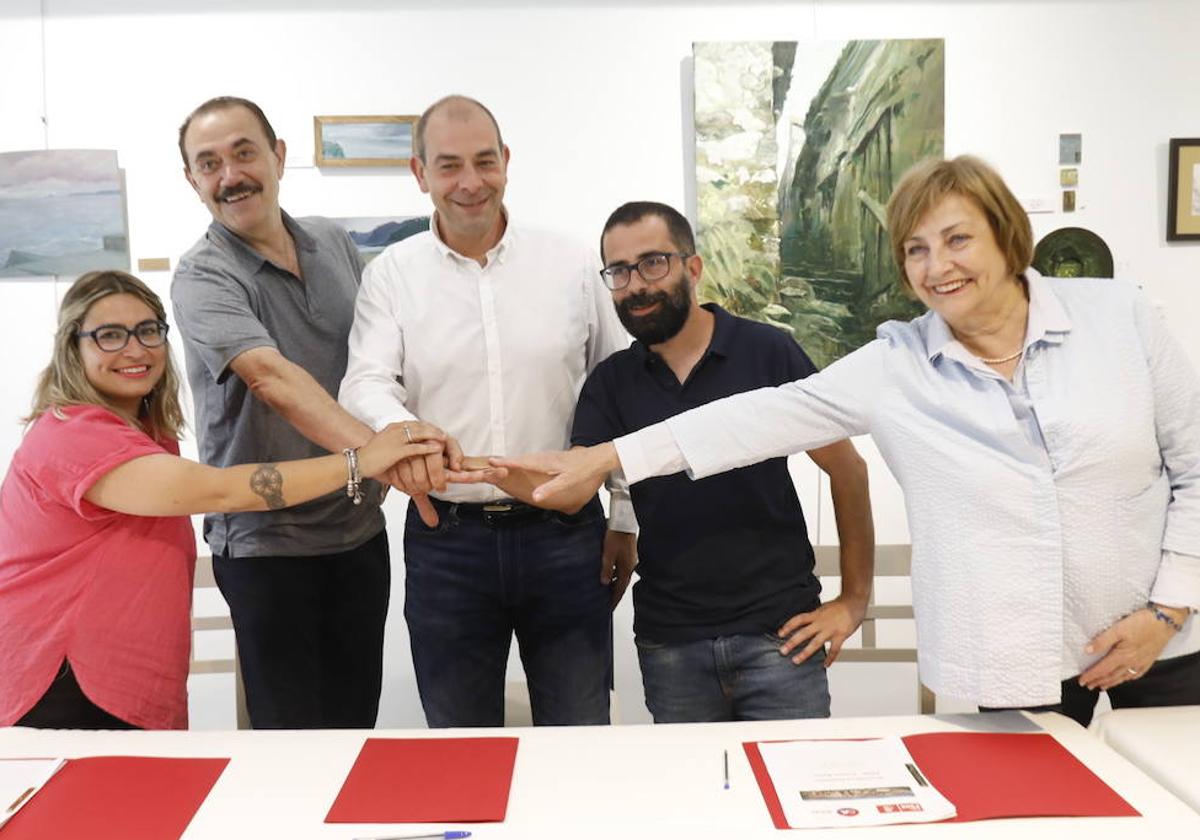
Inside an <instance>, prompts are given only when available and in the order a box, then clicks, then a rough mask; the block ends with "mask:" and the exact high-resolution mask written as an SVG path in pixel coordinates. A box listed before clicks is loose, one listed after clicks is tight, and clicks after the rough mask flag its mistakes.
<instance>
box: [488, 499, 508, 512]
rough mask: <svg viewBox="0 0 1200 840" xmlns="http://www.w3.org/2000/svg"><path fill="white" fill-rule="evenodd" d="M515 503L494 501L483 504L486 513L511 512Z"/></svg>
mask: <svg viewBox="0 0 1200 840" xmlns="http://www.w3.org/2000/svg"><path fill="white" fill-rule="evenodd" d="M512 510H513V505H510V504H508V503H507V502H492V503H489V504H486V505H484V506H483V512H484V513H510V512H511V511H512Z"/></svg>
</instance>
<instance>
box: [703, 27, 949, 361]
mask: <svg viewBox="0 0 1200 840" xmlns="http://www.w3.org/2000/svg"><path fill="white" fill-rule="evenodd" d="M693 54H694V58H695V85H696V90H695V126H696V202H697V215H698V219H697V221H698V229H697V236H698V240H699V241H698V247H699V250H700V253H701V255H702V256H703V257H704V258H705V272H704V282H703V284H702V286H701V290H700V296H701V299H702V300H706V301H715V302H717V303H719V304H721V305H722V306H724V307H725V308H726V309H728V310H729V311H731V312H733V313H735V314H738V315H743V316H746V317H749V318H754V319H756V320H759V321H765V322H767V323H770V324H774V325H776V326H778V327H780V328H781V329H784V330H787V331H788V332H790V333H791V334H792V335H793V336H794V337H795V338H796V339H797V340H798V341H799V342H800V343H801V345H802V346H803V347H804V349H805V350H806V351H807V352H808V354H809V356H811V357H812V359H813V361H814V362H816V363H817V365H818V366H820V367H824V366H825V365H827V364H829V363H830V362H832V361H834V360H836V359H838V358H840V357H841V356H843V355H845V354H846V353H848V352H850V351H851V350H853V349H855V348H857V347H860V346H862V345H863V344H865V343H866V342H868V341H870V340H871V339H872V338H874V336H875V327H876V326H877V325H878V324H880V323H881V322H883V321H886V320H889V319H893V318H898V319H904V320H907V319H909V318H912V317H914V316H915V315H917V314H920V312H921V311H922V308H921V306H920V305H919V304H918V303H916V302H915V301H913V300H911V299H910V298H908V297H907V296H905V295H904V294H903V292H901V291H900V288H899V286H898V285H897V282H896V268H895V265H894V262H893V260H892V257H891V248H890V246H889V244H888V238H887V231H886V230H885V226H884V207H885V206H886V204H887V200H888V197H889V196H890V194H891V191H892V188H893V187H894V186H895V184H896V182H897V181H898V180H899V178H900V176H901V175H902V174H903V173H904V171H905V170H906V169H907V168H908V167H909V166H911V165H912V164H913V163H915V162H917V161H918V160H921V159H922V158H926V157H931V156H938V157H940V156H941V155H942V154H943V124H944V103H945V95H944V90H945V85H944V68H945V60H944V50H943V42H942V41H941V40H894V41H842V42H837V43H829V42H819V43H806V44H798V43H796V42H782V41H776V42H771V41H763V42H714V43H697V44H695V45H694V47H693Z"/></svg>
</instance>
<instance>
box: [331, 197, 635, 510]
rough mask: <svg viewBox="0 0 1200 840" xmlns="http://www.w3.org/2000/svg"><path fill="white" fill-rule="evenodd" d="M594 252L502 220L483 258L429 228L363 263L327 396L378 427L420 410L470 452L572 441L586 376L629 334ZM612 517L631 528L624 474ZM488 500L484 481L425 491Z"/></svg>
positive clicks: (515, 450)
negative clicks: (345, 353)
mask: <svg viewBox="0 0 1200 840" xmlns="http://www.w3.org/2000/svg"><path fill="white" fill-rule="evenodd" d="M599 271H600V263H599V260H598V259H597V257H596V255H595V254H592V253H591V252H590V251H588V250H587V249H586V248H584V247H583V246H581V245H578V244H576V243H574V242H572V241H571V240H569V239H567V238H565V237H562V236H560V235H558V234H553V233H549V232H546V231H539V230H531V229H528V228H518V227H515V226H514V225H513V224H512V221H511V219H510V220H509V223H508V226H507V228H506V230H505V232H504V236H503V237H502V238H501V239H500V242H499V243H497V244H496V246H495V247H493V248H492V249H491V250H490V251H488V253H487V255H486V263H485V265H482V266H481V265H480V264H479V263H478V262H477V261H476V260H474V259H471V258H469V257H464V256H462V255H461V254H459V253H457V252H455V251H454V250H452V249H451V248H450V247H449V246H447V245H446V244H445V243H444V242H443V241H442V240H441V238H440V237H439V235H438V233H437V219H436V216H435V218H434V219H433V221H432V223H431V225H430V230H429V232H427V233H421V234H418V235H416V236H413V237H410V238H408V239H405V240H403V241H402V242H397V243H396V244H395V245H392V246H390V247H388V248H387V250H385V251H384V252H383V253H382V254H380V255H379V256H378V257H376V258H375V259H374V260H373V261H372V262H371V263H369V264H368V265H367V268H366V270H365V271H364V273H363V281H362V287H361V289H360V290H359V293H358V300H357V303H356V306H355V313H354V326H353V328H352V329H351V331H350V356H349V362H348V364H347V367H346V376H345V378H344V379H343V380H342V386H341V389H340V391H339V393H338V400H339V401H340V402H341V404H342V405H343V406H345V408H346V409H347V410H348V411H349V412H350V413H351V414H353V415H354V416H355V417H358V418H359V419H360V420H362V421H363V422H365V423H367V424H368V425H369V426H371V427H372V428H373V429H375V430H379V429H382V428H383V427H384V426H386V425H388V424H389V423H394V422H399V421H404V420H413V419H417V418H419V419H421V420H424V421H426V422H429V423H433V424H434V425H436V426H439V427H441V428H442V429H443V430H445V432H446V433H447V434H449V435H451V436H453V437H455V438H457V440H458V442H459V443H460V444H461V445H462V447H463V451H464V452H465V453H466V454H468V455H520V454H524V453H528V452H539V451H542V450H553V449H566V448H567V447H568V446H569V445H570V439H571V421H572V418H573V417H574V414H575V402H576V400H577V398H578V396H579V391H580V389H581V388H582V387H583V381H584V379H585V378H586V377H587V374H588V373H589V372H590V371H591V370H592V368H594V367H595V366H596V365H597V364H599V363H600V362H601V361H603V360H604V359H605V358H607V357H608V356H609V355H610V354H611V353H613V352H614V351H615V350H620V349H622V348H624V347H626V346H627V345H628V344H629V336H628V334H627V333H626V332H625V330H624V328H623V327H622V326H621V322H620V320H619V319H618V318H617V315H616V311H615V310H614V308H613V304H612V299H611V297H610V295H609V292H608V290H607V289H606V288H605V287H604V284H603V283H601V281H600V274H599ZM610 491H611V492H612V494H613V498H612V505H611V511H610V517H609V521H610V527H612V528H614V529H616V530H623V531H633V530H636V526H635V524H634V523H635V521H636V520H635V519H634V518H633V508H632V505H630V503H629V495H628V490H627V489H626V488H625V486H624V483H623V481H622V482H619V483H612V484H610ZM434 495H436V496H438V497H439V498H442V499H445V500H447V501H452V502H486V501H494V500H496V499H500V498H503V497H504V493H502V492H501V491H499V490H497V489H496V488H494V487H492V486H490V485H486V484H473V485H453V484H452V485H450V486H449V487H448V488H447V490H446V492H445V493H436V494H434Z"/></svg>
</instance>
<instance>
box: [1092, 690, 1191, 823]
mask: <svg viewBox="0 0 1200 840" xmlns="http://www.w3.org/2000/svg"><path fill="white" fill-rule="evenodd" d="M1092 729H1093V730H1094V731H1095V733H1096V734H1097V735H1099V736H1100V738H1101V739H1102V740H1103V741H1104V742H1105V743H1106V744H1108V745H1109V746H1110V747H1112V748H1113V749H1114V750H1116V751H1117V752H1119V753H1120V754H1121V755H1123V756H1125V757H1126V758H1127V759H1129V760H1130V761H1131V762H1133V763H1134V764H1136V765H1137V766H1138V767H1140V768H1142V769H1143V770H1145V771H1146V774H1147V775H1148V776H1150V778H1152V779H1154V780H1155V781H1157V782H1158V783H1159V784H1161V785H1162V786H1163V787H1165V788H1166V789H1167V790H1169V791H1171V792H1172V793H1174V794H1175V795H1176V796H1178V797H1179V798H1180V799H1182V800H1183V801H1184V802H1186V803H1187V804H1189V805H1191V806H1192V808H1194V809H1195V810H1197V811H1200V706H1166V707H1163V708H1157V709H1117V710H1115V711H1112V712H1108V713H1107V714H1104V715H1101V716H1100V717H1099V718H1097V720H1096V721H1095V722H1094V723H1093V724H1092Z"/></svg>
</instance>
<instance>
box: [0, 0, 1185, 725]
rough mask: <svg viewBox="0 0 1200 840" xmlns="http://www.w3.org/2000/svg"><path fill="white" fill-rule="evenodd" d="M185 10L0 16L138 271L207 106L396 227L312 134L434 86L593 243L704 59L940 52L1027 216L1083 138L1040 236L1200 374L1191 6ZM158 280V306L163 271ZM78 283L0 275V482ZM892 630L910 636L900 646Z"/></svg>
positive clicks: (642, 190)
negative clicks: (1181, 237)
mask: <svg viewBox="0 0 1200 840" xmlns="http://www.w3.org/2000/svg"><path fill="white" fill-rule="evenodd" d="M96 7H101V8H96ZM196 9H197V4H195V3H190V2H182V0H153V2H152V1H151V0H108V2H105V3H103V4H95V3H92V2H88V0H3V3H0V152H2V151H16V150H23V149H41V148H106V149H116V150H117V151H118V154H119V160H120V164H121V166H122V168H123V169H124V171H125V177H126V187H127V196H128V217H129V233H130V251H131V254H132V257H133V260H134V261H135V263H136V261H137V260H138V259H139V258H154V257H167V258H169V259H170V260H171V264H172V265H174V262H175V260H176V259H177V258H178V256H179V255H180V254H181V253H183V252H184V251H185V250H186V249H187V248H188V247H189V246H190V245H191V243H192V242H194V241H195V240H196V239H197V238H198V237H199V236H200V235H201V233H202V232H203V230H204V227H205V225H206V224H207V214H206V212H205V211H204V209H203V207H202V206H201V205H200V203H199V201H198V200H197V199H196V197H195V195H194V194H193V193H192V192H191V190H190V189H189V188H188V186H187V185H186V183H185V182H184V180H183V177H182V174H181V165H182V164H181V161H180V158H179V154H178V151H177V148H176V129H177V126H178V124H179V122H180V121H181V120H182V118H183V117H184V116H185V115H186V113H187V112H188V111H189V110H190V109H191V108H192V107H193V106H194V105H196V104H198V103H199V102H200V101H202V100H204V99H206V98H208V97H210V96H213V95H217V94H225V93H232V94H237V95H241V96H246V97H249V98H251V99H254V100H256V101H258V102H259V103H260V104H262V105H263V107H264V108H265V110H266V111H267V113H268V115H269V116H270V117H271V119H272V122H273V123H274V125H275V128H276V130H277V132H278V133H279V135H280V136H281V137H283V138H284V139H285V140H286V141H287V143H288V157H287V164H288V165H287V170H286V173H285V178H284V182H283V186H282V199H283V204H284V206H285V208H286V209H287V210H288V211H289V212H291V213H293V214H296V215H304V214H322V215H329V216H384V215H410V214H416V213H423V212H426V211H427V209H428V203H427V199H426V198H425V196H423V195H422V194H421V193H420V191H419V190H418V188H417V185H416V183H415V181H414V180H413V178H412V177H411V176H410V175H408V174H407V172H406V171H402V170H383V169H371V170H360V171H348V170H331V169H324V170H319V169H317V168H315V167H314V166H313V165H312V157H313V149H312V136H313V134H312V117H313V116H314V115H317V114H411V113H418V112H420V111H421V110H422V109H423V108H424V107H425V105H427V104H428V103H429V102H431V101H432V100H434V99H436V98H437V97H439V96H441V95H443V94H446V93H449V92H462V93H467V94H470V95H472V96H475V97H477V98H479V99H481V100H483V101H484V102H486V103H487V104H488V105H489V106H490V107H491V108H492V109H493V110H494V111H495V113H496V115H497V116H498V118H499V120H500V122H501V125H502V127H503V130H504V136H505V140H506V141H507V142H508V143H509V145H510V146H511V148H512V164H511V167H510V172H509V174H510V186H509V191H508V197H507V204H508V206H509V208H510V210H511V213H512V217H513V219H514V220H515V221H517V222H518V223H530V224H537V225H542V226H547V227H552V228H556V229H561V230H563V231H565V232H568V233H570V234H572V235H575V236H577V237H579V238H581V239H583V240H586V241H587V242H593V241H594V240H595V238H596V235H597V233H598V230H599V226H600V224H601V223H602V221H603V219H604V218H605V216H606V215H607V213H608V212H609V211H610V210H611V209H612V208H613V207H615V206H616V205H617V204H619V203H621V202H622V201H626V200H629V199H634V198H652V199H658V200H662V201H666V202H669V203H672V204H676V205H678V206H683V207H688V206H690V204H691V203H692V201H693V199H694V196H693V192H692V187H691V186H690V179H689V171H690V169H691V166H692V153H691V148H690V143H691V141H690V111H691V103H690V78H691V77H690V73H691V64H690V56H691V45H692V43H693V42H695V41H712V40H797V41H800V42H806V41H808V42H811V41H817V40H830V39H846V38H905V37H922V38H926V37H936V38H944V39H945V42H946V43H945V56H946V125H945V147H946V150H947V153H949V154H957V153H962V152H972V153H977V154H980V155H982V156H984V157H985V158H987V159H989V160H991V161H992V162H993V163H994V164H995V165H996V166H997V167H998V168H999V169H1000V171H1001V172H1002V173H1003V174H1004V175H1005V177H1006V178H1007V179H1008V181H1009V183H1010V184H1011V185H1012V186H1013V188H1014V190H1015V191H1016V192H1017V194H1018V196H1019V197H1020V198H1021V199H1022V200H1023V201H1027V202H1033V201H1036V202H1039V203H1044V204H1047V205H1048V206H1050V207H1057V206H1058V205H1059V198H1058V196H1059V186H1058V160H1057V151H1058V149H1057V141H1058V135H1059V134H1060V133H1063V132H1079V133H1081V134H1082V135H1083V160H1082V163H1081V165H1080V166H1079V175H1080V183H1079V187H1078V210H1077V211H1076V212H1074V213H1071V214H1064V213H1062V212H1059V211H1055V212H1049V213H1036V214H1033V215H1032V220H1033V224H1034V229H1035V233H1036V234H1037V235H1038V236H1041V235H1043V234H1045V233H1047V232H1049V231H1051V230H1053V229H1056V228H1058V227H1063V226H1067V225H1077V226H1083V227H1087V228H1090V229H1092V230H1094V231H1096V232H1097V233H1099V234H1100V235H1101V236H1102V237H1103V238H1104V239H1105V240H1106V241H1107V242H1108V244H1109V246H1110V247H1111V249H1112V251H1113V254H1114V256H1115V262H1116V273H1117V276H1118V277H1119V278H1125V279H1127V280H1130V281H1133V282H1136V283H1138V284H1140V285H1143V286H1144V287H1145V289H1146V290H1147V292H1148V293H1149V294H1150V296H1151V297H1152V298H1153V299H1154V300H1155V301H1156V302H1158V303H1159V304H1160V305H1161V307H1162V309H1163V311H1164V312H1165V314H1166V317H1167V319H1168V321H1169V322H1170V324H1171V325H1172V327H1173V328H1174V330H1175V333H1176V335H1177V336H1178V337H1179V338H1180V339H1181V340H1182V341H1183V343H1184V345H1185V347H1186V348H1187V351H1188V353H1189V354H1190V356H1191V358H1192V359H1193V360H1194V361H1195V362H1197V363H1198V364H1200V331H1197V330H1195V329H1194V328H1193V327H1192V323H1193V321H1194V319H1195V317H1196V315H1197V314H1200V289H1198V287H1197V285H1196V283H1197V280H1198V279H1200V277H1198V276H1197V275H1198V274H1200V245H1196V244H1176V243H1172V244H1170V245H1168V244H1167V243H1166V242H1165V238H1164V230H1165V205H1166V180H1167V174H1166V150H1167V141H1168V139H1169V138H1171V137H1194V136H1200V102H1198V100H1197V98H1196V94H1195V84H1194V78H1195V33H1196V32H1197V31H1200V4H1198V3H1196V2H1194V0H1154V1H1151V0H1147V2H1128V0H1110V2H1068V1H1067V0H1062V1H1060V2H1035V1H1034V0H1030V1H1029V2H1022V0H1008V1H1007V2H949V1H947V2H940V3H939V2H925V3H905V2H894V1H892V0H883V2H874V3H870V2H852V1H851V0H843V1H842V2H837V1H836V0H831V1H830V2H809V3H801V2H793V3H786V2H776V3H769V2H768V3H760V4H757V5H746V4H733V3H716V2H659V3H651V2H637V3H634V2H617V3H599V2H594V3H586V2H565V3H564V2H549V0H542V1H541V2H538V1H537V0H527V2H524V3H518V2H510V3H504V2H489V0H465V1H462V0H460V2H455V0H448V1H447V2H440V3H438V4H436V7H435V5H434V4H430V3H418V2H383V0H341V2H338V3H322V2H315V0H307V1H306V0H300V1H299V2H297V0H290V2H283V0H241V1H240V2H232V0H211V2H208V3H206V4H204V5H203V9H204V11H203V12H200V11H197V10H196ZM144 277H145V279H147V280H148V281H149V282H150V283H151V284H152V285H153V286H154V287H155V288H156V289H157V290H158V291H159V292H160V294H163V295H164V297H165V296H166V293H167V288H168V284H169V279H170V277H169V273H165V272H157V273H146V274H144ZM68 282H69V280H67V279H63V280H58V281H55V280H45V279H43V280H29V281H24V280H22V281H4V282H0V312H3V313H4V314H5V315H6V316H7V318H8V319H9V323H8V324H7V325H6V327H5V329H3V330H2V331H0V335H2V338H0V342H2V344H0V347H2V349H3V353H4V358H5V360H6V362H7V363H8V376H7V383H6V385H5V387H4V388H3V389H2V391H0V467H4V466H6V465H7V463H8V459H9V458H10V456H11V453H12V451H13V450H14V449H15V447H16V446H17V444H18V442H19V438H20V425H19V422H18V418H19V417H20V415H21V414H22V413H24V412H25V411H26V409H27V405H28V399H29V395H30V393H31V390H32V384H33V379H34V376H35V375H36V372H37V370H38V369H39V368H40V366H41V365H42V364H44V361H45V359H46V356H47V353H48V351H49V347H50V335H51V332H52V329H53V317H54V308H55V303H56V300H57V296H58V295H60V294H61V292H62V290H63V288H65V285H66V284H67V283H68ZM860 448H862V449H863V450H864V451H865V452H867V453H868V455H869V458H870V461H871V463H872V466H873V474H872V488H873V493H874V502H875V506H876V516H877V531H878V537H879V539H880V541H881V542H906V541H907V538H908V534H907V527H906V524H905V520H904V509H903V502H902V499H901V498H900V495H899V493H898V490H897V488H896V486H895V484H894V482H892V480H891V479H890V477H889V476H888V475H887V474H886V471H885V469H884V468H883V467H882V465H881V464H879V462H878V458H877V457H876V456H875V454H874V450H873V447H872V446H871V444H870V441H869V440H864V441H860ZM192 451H194V447H193V448H192ZM794 468H795V474H796V476H797V482H798V487H799V488H800V492H801V498H802V500H803V501H804V503H805V506H806V510H807V511H808V513H809V519H810V526H811V528H812V531H813V537H814V541H818V542H822V543H834V542H836V532H835V531H834V527H833V517H832V512H831V509H830V505H829V500H828V493H827V492H825V488H824V487H822V485H821V483H820V480H819V474H818V473H817V471H816V470H815V468H813V467H812V466H811V464H810V463H808V462H806V461H804V460H803V459H798V460H797V461H796V462H795V464H794ZM388 513H389V531H390V532H391V534H392V535H393V536H392V546H393V555H394V556H395V557H396V559H397V563H396V572H397V574H396V575H395V577H396V585H395V587H394V590H393V601H394V609H393V611H392V616H391V620H390V622H389V629H388V634H389V635H388V673H387V677H386V685H385V693H384V703H383V711H382V713H381V723H382V724H387V725H397V726H399V725H420V723H421V720H422V718H421V715H420V710H419V705H418V704H417V701H416V692H415V689H414V687H413V682H412V676H411V665H410V664H409V662H408V656H407V637H406V635H405V633H404V628H403V620H402V616H401V614H400V609H399V608H400V604H401V603H402V597H403V574H402V565H401V546H400V542H401V541H400V535H401V533H402V529H401V528H402V518H403V508H402V507H401V505H400V503H399V501H398V500H392V501H390V502H389V508H388ZM896 589H898V591H885V592H884V593H883V596H884V597H885V598H903V597H904V593H903V584H901V585H900V586H899V587H897V588H896ZM616 627H617V645H616V647H617V656H618V668H617V692H618V698H619V704H620V716H621V718H622V720H624V721H626V722H630V721H640V720H645V719H646V716H645V711H644V709H643V708H642V704H641V695H640V681H639V680H638V676H637V668H636V661H635V656H634V653H633V648H632V641H631V638H630V629H629V628H630V612H629V605H628V600H627V601H626V603H625V604H623V605H622V607H621V609H619V610H618V613H617V616H616ZM894 632H895V633H896V634H897V638H898V639H901V640H903V638H905V634H907V633H910V632H911V630H910V628H896V629H895V631H894ZM832 679H833V691H834V708H835V713H838V714H849V713H889V712H893V713H901V712H909V711H912V710H914V709H915V692H914V691H913V690H912V686H913V684H914V674H913V667H912V666H894V667H893V666H839V667H838V668H835V669H834V670H833V674H832ZM196 698H197V700H196V701H194V706H195V707H197V709H198V713H199V714H200V716H201V718H205V716H206V715H208V714H209V711H210V707H215V706H216V705H219V700H218V695H217V693H213V692H208V691H207V689H204V688H202V687H198V688H197V693H196ZM212 714H213V715H215V718H212V719H216V718H219V717H220V716H221V715H224V714H225V711H223V710H218V711H214V712H213V713H212ZM210 717H211V716H210ZM205 719H209V718H205Z"/></svg>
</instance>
